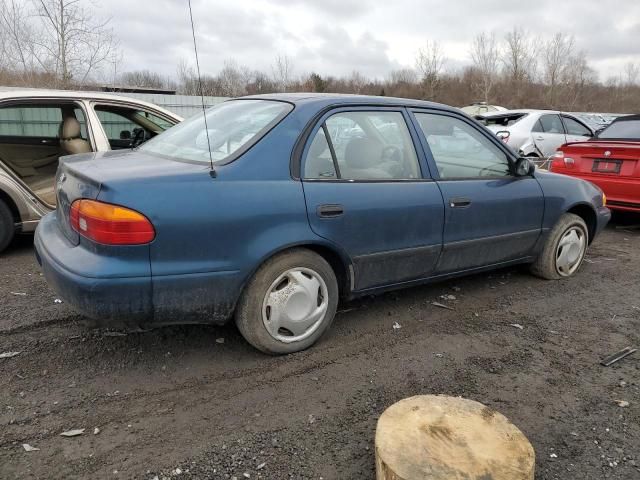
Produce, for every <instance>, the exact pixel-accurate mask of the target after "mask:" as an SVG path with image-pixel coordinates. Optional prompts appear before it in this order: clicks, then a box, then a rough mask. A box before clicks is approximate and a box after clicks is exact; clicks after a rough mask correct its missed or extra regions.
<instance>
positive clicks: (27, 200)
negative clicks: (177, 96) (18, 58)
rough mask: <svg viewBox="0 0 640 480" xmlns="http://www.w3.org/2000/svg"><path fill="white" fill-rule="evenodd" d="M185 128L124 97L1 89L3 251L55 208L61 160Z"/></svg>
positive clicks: (159, 110) (0, 218) (153, 107)
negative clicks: (168, 130)
mask: <svg viewBox="0 0 640 480" xmlns="http://www.w3.org/2000/svg"><path fill="white" fill-rule="evenodd" d="M181 121H182V118H180V117H179V116H177V115H175V114H174V113H171V112H169V111H168V110H165V109H163V108H160V107H158V106H156V105H153V104H151V103H147V102H143V101H140V100H135V99H131V98H126V97H120V96H117V95H108V94H102V93H92V92H71V91H60V90H31V89H25V90H15V89H14V90H10V89H7V90H2V89H0V252H2V250H4V249H5V248H6V247H7V246H8V245H9V243H10V242H11V240H12V239H13V237H14V235H15V234H16V233H29V232H33V231H34V230H35V228H36V225H37V224H38V222H39V221H40V218H41V217H42V216H43V215H45V214H46V213H48V212H50V211H51V210H53V209H55V204H56V195H55V188H54V177H55V173H56V169H57V167H58V160H59V159H60V157H62V156H65V155H73V154H76V153H86V152H92V151H93V152H104V151H108V150H117V149H128V148H132V147H135V146H137V145H140V144H141V143H143V142H144V141H146V140H148V139H149V138H151V137H154V136H155V135H158V134H159V133H161V132H163V131H164V130H166V129H167V128H169V127H171V126H173V125H175V124H176V123H179V122H181Z"/></svg>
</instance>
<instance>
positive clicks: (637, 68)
mask: <svg viewBox="0 0 640 480" xmlns="http://www.w3.org/2000/svg"><path fill="white" fill-rule="evenodd" d="M622 74H623V81H624V83H625V85H627V86H634V85H637V84H638V79H639V78H640V65H638V64H637V63H635V62H629V63H627V64H626V65H625V66H624V70H623V72H622Z"/></svg>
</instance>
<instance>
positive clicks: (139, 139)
mask: <svg viewBox="0 0 640 480" xmlns="http://www.w3.org/2000/svg"><path fill="white" fill-rule="evenodd" d="M144 141H145V131H144V128H137V129H136V130H135V133H134V134H133V138H132V139H131V148H136V147H137V146H138V145H141V144H142V143H144Z"/></svg>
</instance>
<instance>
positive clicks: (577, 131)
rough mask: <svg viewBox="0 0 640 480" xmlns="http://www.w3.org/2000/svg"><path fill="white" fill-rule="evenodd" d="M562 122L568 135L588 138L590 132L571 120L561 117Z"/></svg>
mask: <svg viewBox="0 0 640 480" xmlns="http://www.w3.org/2000/svg"><path fill="white" fill-rule="evenodd" d="M562 121H563V122H564V126H565V128H566V129H567V134H568V135H577V136H580V137H590V136H591V131H590V130H589V129H588V128H587V127H585V126H584V125H582V124H581V123H580V122H578V121H576V120H574V119H573V118H569V117H563V118H562Z"/></svg>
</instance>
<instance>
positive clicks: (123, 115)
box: [94, 105, 174, 150]
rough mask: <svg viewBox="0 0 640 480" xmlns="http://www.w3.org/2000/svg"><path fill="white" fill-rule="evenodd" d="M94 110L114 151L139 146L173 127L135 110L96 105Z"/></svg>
mask: <svg viewBox="0 0 640 480" xmlns="http://www.w3.org/2000/svg"><path fill="white" fill-rule="evenodd" d="M94 110H95V112H96V115H97V116H98V119H99V120H100V123H101V124H102V129H103V130H104V133H105V135H106V136H107V139H108V140H109V145H110V146H111V148H112V149H114V150H117V149H123V148H131V147H133V146H136V145H139V144H141V143H143V142H145V141H146V140H149V139H150V138H153V137H154V136H156V135H158V134H159V133H162V132H164V131H165V130H166V129H168V128H170V127H172V126H173V125H174V124H173V123H171V122H169V121H168V120H166V119H164V118H162V117H160V116H158V115H156V114H154V113H151V112H148V111H146V110H141V109H136V108H130V107H122V106H113V105H96V106H95V107H94Z"/></svg>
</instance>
